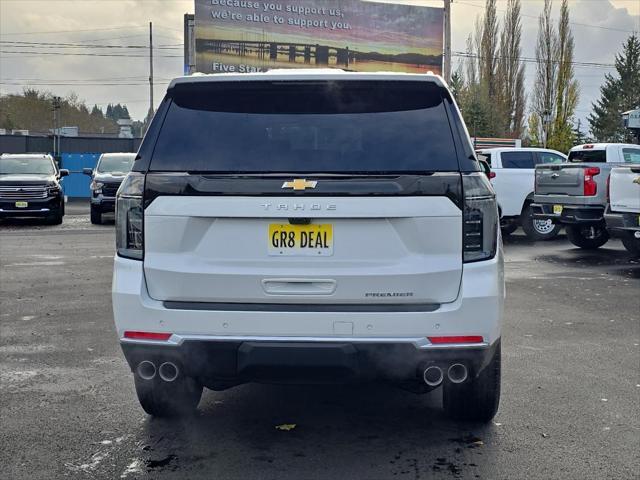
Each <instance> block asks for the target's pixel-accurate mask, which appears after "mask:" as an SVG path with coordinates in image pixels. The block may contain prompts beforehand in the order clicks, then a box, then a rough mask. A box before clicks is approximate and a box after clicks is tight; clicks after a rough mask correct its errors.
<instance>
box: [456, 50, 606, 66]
mask: <svg viewBox="0 0 640 480" xmlns="http://www.w3.org/2000/svg"><path fill="white" fill-rule="evenodd" d="M452 56H454V57H462V58H482V57H481V56H480V55H478V54H476V53H469V52H453V53H452ZM502 58H507V57H501V56H499V55H497V56H495V57H494V59H495V60H499V59H502ZM508 58H510V57H508ZM518 60H520V61H521V62H525V63H545V62H544V61H542V60H537V59H535V58H530V57H518ZM552 62H553V63H561V62H560V61H559V60H552ZM568 63H570V64H571V65H573V66H574V67H589V68H614V67H615V65H614V64H613V63H597V62H577V61H573V62H568Z"/></svg>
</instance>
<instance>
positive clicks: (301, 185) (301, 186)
mask: <svg viewBox="0 0 640 480" xmlns="http://www.w3.org/2000/svg"><path fill="white" fill-rule="evenodd" d="M317 184H318V182H316V181H315V180H306V179H304V178H296V179H295V180H292V181H290V182H284V183H283V184H282V188H293V189H294V190H306V189H307V188H316V185H317Z"/></svg>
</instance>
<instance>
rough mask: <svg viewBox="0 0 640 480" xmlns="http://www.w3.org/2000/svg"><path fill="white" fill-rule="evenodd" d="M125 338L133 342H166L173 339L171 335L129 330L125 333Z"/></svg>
mask: <svg viewBox="0 0 640 480" xmlns="http://www.w3.org/2000/svg"><path fill="white" fill-rule="evenodd" d="M124 338H129V339H131V340H160V341H166V340H169V339H170V338H171V334H170V333H165V332H138V331H131V330H127V331H126V332H124Z"/></svg>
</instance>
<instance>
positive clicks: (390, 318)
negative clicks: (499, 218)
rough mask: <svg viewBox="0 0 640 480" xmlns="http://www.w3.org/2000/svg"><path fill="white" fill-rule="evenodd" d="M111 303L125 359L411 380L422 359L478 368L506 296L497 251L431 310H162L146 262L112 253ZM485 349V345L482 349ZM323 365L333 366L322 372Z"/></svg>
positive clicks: (208, 377)
mask: <svg viewBox="0 0 640 480" xmlns="http://www.w3.org/2000/svg"><path fill="white" fill-rule="evenodd" d="M112 293H113V311H114V318H115V323H116V330H117V333H118V337H119V338H120V339H121V340H120V341H121V344H122V348H123V350H124V353H125V356H126V357H127V360H128V361H129V363H130V364H131V365H132V366H133V365H137V363H138V362H139V361H140V359H142V358H143V357H145V356H151V357H157V358H167V357H169V356H174V357H173V358H174V359H175V361H177V362H178V363H179V364H180V365H181V366H182V368H183V369H184V371H186V372H188V373H189V374H192V375H193V376H197V377H200V378H202V379H203V383H204V384H205V385H207V382H208V383H212V382H214V381H218V382H219V381H228V382H243V381H249V380H256V379H281V378H289V379H291V378H293V379H300V378H302V379H305V378H309V379H310V378H311V377H312V376H313V377H320V379H321V380H322V379H326V378H331V379H333V380H338V379H346V380H353V379H356V378H369V377H374V378H377V377H392V378H405V379H408V378H415V374H416V368H417V366H418V364H420V363H421V362H429V361H433V362H447V361H449V360H451V359H455V360H458V361H465V362H468V363H469V366H470V368H472V369H473V370H474V371H476V370H477V371H480V369H481V368H482V366H483V365H484V363H485V360H486V359H487V358H488V357H487V355H489V356H490V352H491V351H492V348H493V347H494V346H495V344H496V342H498V341H499V339H500V331H501V323H502V312H503V303H504V275H503V260H502V252H501V250H499V253H498V254H497V255H496V257H495V258H494V259H492V260H489V261H485V262H476V263H471V264H465V265H464V270H463V274H462V283H461V285H460V292H459V295H458V298H457V299H456V300H455V301H454V302H451V303H446V304H440V305H436V306H435V307H434V308H427V309H424V310H421V309H398V310H397V311H393V310H390V309H380V310H377V309H376V310H369V309H349V308H348V307H347V308H345V309H344V310H340V308H339V307H340V306H339V305H332V306H331V307H332V308H318V309H313V308H305V307H306V306H305V305H297V306H296V305H289V306H287V308H270V307H271V306H270V305H265V308H264V309H261V308H259V307H260V306H259V305H255V304H254V305H251V306H247V308H243V307H242V305H240V306H237V307H236V308H225V309H219V310H214V309H195V308H194V309H187V308H180V307H181V306H180V305H178V306H177V307H178V308H176V305H171V308H167V305H165V304H164V303H163V302H161V301H158V300H154V299H152V298H150V297H149V295H148V292H147V288H146V285H145V280H144V273H143V265H142V262H139V261H136V260H128V259H124V258H121V257H116V259H115V265H114V275H113V292H112ZM128 330H133V331H144V332H170V333H172V336H171V338H170V339H169V341H167V342H150V341H144V340H130V339H125V338H124V332H125V331H128ZM455 335H479V336H482V337H483V342H481V343H479V344H472V345H465V346H462V345H434V344H431V343H430V342H429V341H428V340H427V338H428V337H433V336H455ZM487 352H489V353H487ZM327 372H329V373H330V374H329V375H327Z"/></svg>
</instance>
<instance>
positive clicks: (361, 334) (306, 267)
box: [113, 70, 504, 421]
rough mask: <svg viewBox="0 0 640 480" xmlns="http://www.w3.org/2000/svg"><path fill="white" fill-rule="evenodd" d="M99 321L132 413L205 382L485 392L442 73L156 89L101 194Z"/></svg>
mask: <svg viewBox="0 0 640 480" xmlns="http://www.w3.org/2000/svg"><path fill="white" fill-rule="evenodd" d="M116 204H117V205H116V210H117V211H116V235H117V255H116V258H115V268H114V275H113V311H114V316H115V323H116V328H117V333H118V336H119V339H120V342H121V345H122V349H123V351H124V355H125V357H126V359H127V361H128V363H129V365H130V367H131V370H132V372H133V376H134V381H135V386H136V390H137V394H138V398H139V400H140V403H141V405H142V407H143V408H144V410H145V411H146V412H147V413H149V414H151V415H155V416H170V415H179V414H186V413H189V412H192V411H193V410H194V409H195V408H196V407H197V405H198V403H199V401H200V397H201V395H202V391H203V387H207V388H209V389H212V390H223V389H225V388H229V387H232V386H234V385H238V384H241V383H245V382H274V383H277V382H305V383H308V382H321V383H326V382H330V383H343V382H355V381H370V380H382V381H388V382H391V383H396V384H398V385H400V386H403V387H406V388H407V389H410V390H413V391H416V392H426V391H429V390H432V389H436V388H438V387H442V388H441V390H442V392H443V404H444V408H445V410H446V411H447V412H448V413H449V414H450V415H451V416H452V417H455V418H460V419H468V420H473V421H488V420H489V419H491V418H492V417H493V416H494V415H495V412H496V410H497V408H498V402H499V397H500V331H501V320H502V310H503V301H504V276H503V258H502V247H501V238H500V232H499V228H498V217H497V207H496V201H495V194H494V191H493V189H492V187H491V185H490V183H489V181H488V179H487V177H486V176H485V175H484V174H483V173H482V172H481V171H480V166H479V163H478V161H477V159H476V157H475V155H474V152H473V150H472V147H471V143H470V141H469V137H468V133H467V131H466V128H465V126H464V124H463V122H462V119H461V117H460V112H459V111H458V108H457V107H456V104H455V102H454V101H453V99H452V97H451V94H450V92H449V91H448V89H447V87H446V86H445V85H444V83H443V81H442V79H441V78H440V77H437V76H433V75H420V74H393V73H390V74H387V73H384V74H383V73H350V72H342V71H337V70H329V71H327V70H287V71H284V72H283V71H273V72H268V73H257V74H218V75H203V76H194V77H185V78H178V79H176V80H174V81H173V82H171V84H170V86H169V88H168V90H167V94H166V97H165V98H164V100H163V101H162V104H161V105H160V107H159V109H158V111H157V113H156V115H155V117H154V119H153V122H152V123H151V125H150V127H149V129H148V131H147V134H146V136H145V138H144V141H143V143H142V145H141V147H140V150H139V152H138V156H137V159H136V160H135V162H134V165H133V170H132V173H130V174H129V175H128V176H127V178H126V179H125V181H124V182H123V184H122V186H121V188H120V189H119V191H118V196H117V201H116Z"/></svg>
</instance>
